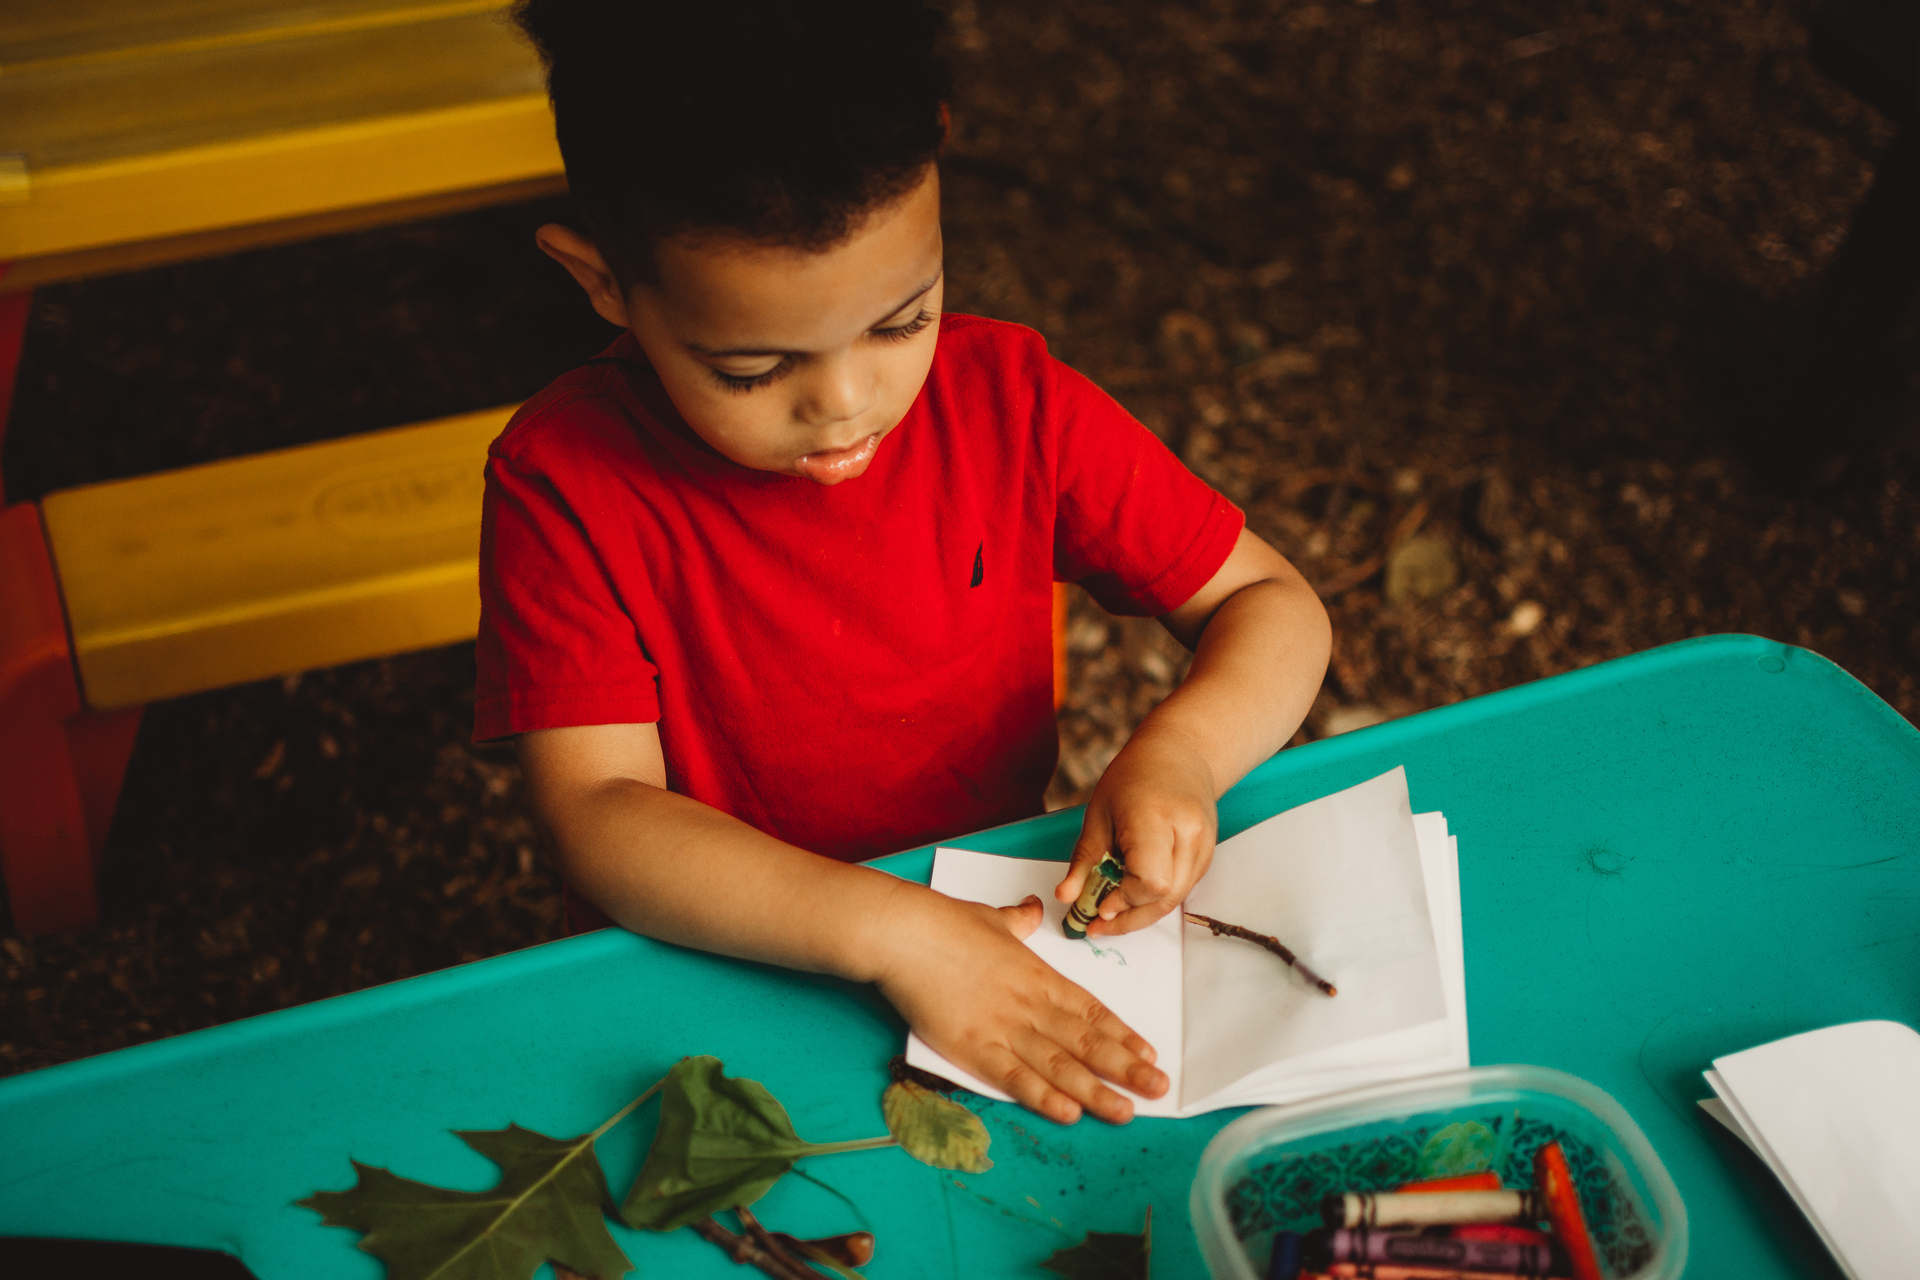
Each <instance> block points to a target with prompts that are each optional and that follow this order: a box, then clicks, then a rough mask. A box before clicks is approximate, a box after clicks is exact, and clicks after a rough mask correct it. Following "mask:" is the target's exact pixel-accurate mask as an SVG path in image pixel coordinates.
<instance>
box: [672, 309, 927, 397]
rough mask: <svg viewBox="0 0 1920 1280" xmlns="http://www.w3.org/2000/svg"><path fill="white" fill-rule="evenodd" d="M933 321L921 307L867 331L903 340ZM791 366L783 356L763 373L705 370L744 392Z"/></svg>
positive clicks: (774, 378)
mask: <svg viewBox="0 0 1920 1280" xmlns="http://www.w3.org/2000/svg"><path fill="white" fill-rule="evenodd" d="M933 321H934V314H933V312H931V311H929V310H927V309H926V308H924V307H923V308H921V310H920V314H919V315H917V316H915V317H914V318H913V319H911V320H909V321H907V322H906V323H905V324H897V325H894V326H892V327H891V328H887V329H873V330H870V331H869V332H870V333H871V334H872V336H873V337H876V338H878V339H880V340H881V341H882V342H905V341H907V340H908V339H909V338H913V337H916V336H918V335H919V334H922V333H925V332H926V330H927V326H928V325H931V324H932V323H933ZM793 366H794V359H793V357H792V356H783V357H782V358H781V360H780V363H779V364H776V365H774V366H773V368H771V369H768V370H767V371H766V372H765V373H751V374H742V373H724V372H722V371H721V370H719V369H716V368H714V367H713V366H712V365H707V366H706V370H707V372H708V373H711V374H712V375H713V376H714V379H715V381H717V382H719V384H720V386H721V388H722V389H723V390H726V391H734V392H739V393H741V394H744V393H746V392H749V391H758V390H759V389H760V388H761V387H765V386H771V385H772V384H773V383H775V382H778V381H779V380H780V379H782V378H784V377H786V376H787V375H788V374H789V373H791V372H793Z"/></svg>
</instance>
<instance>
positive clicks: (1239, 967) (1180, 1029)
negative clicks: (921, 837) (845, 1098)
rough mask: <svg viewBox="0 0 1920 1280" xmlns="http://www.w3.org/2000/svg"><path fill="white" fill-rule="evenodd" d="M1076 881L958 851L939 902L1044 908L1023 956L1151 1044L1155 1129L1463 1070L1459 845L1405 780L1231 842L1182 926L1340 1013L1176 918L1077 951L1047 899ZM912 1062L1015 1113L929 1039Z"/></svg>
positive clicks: (1376, 785) (1149, 1111)
mask: <svg viewBox="0 0 1920 1280" xmlns="http://www.w3.org/2000/svg"><path fill="white" fill-rule="evenodd" d="M1064 871H1065V865H1064V864H1063V863H1058V862H1036V861H1033V860H1030V859H1025V858H1005V857H999V856H997V855H994V854H989V853H974V852H969V851H967V850H962V849H941V850H939V851H938V852H937V853H936V854H935V857H934V865H933V887H934V888H936V889H938V890H940V891H941V892H942V893H946V894H949V895H951V896H953V897H956V898H965V899H969V900H971V901H974V902H984V903H987V904H989V905H992V906H1007V905H1010V904H1012V903H1015V902H1019V901H1020V900H1021V899H1023V898H1025V897H1026V896H1027V895H1028V894H1030V893H1031V894H1037V895H1039V897H1040V899H1041V901H1042V902H1044V903H1045V904H1046V906H1047V919H1046V922H1045V923H1044V924H1042V925H1041V926H1040V927H1039V928H1038V929H1037V930H1035V931H1034V933H1033V935H1032V936H1031V937H1030V938H1028V940H1027V945H1028V946H1029V947H1031V948H1033V950H1034V951H1035V952H1036V953H1038V954H1039V955H1040V956H1041V957H1042V958H1043V959H1045V960H1046V961H1047V962H1048V963H1049V964H1051V965H1052V966H1053V967H1054V968H1055V969H1057V970H1059V971H1060V972H1061V973H1062V974H1064V975H1065V976H1066V977H1068V978H1070V979H1072V980H1073V981H1074V982H1077V983H1079V984H1080V985H1081V986H1082V987H1084V988H1086V989H1087V990H1088V991H1090V992H1092V993H1093V994H1094V995H1095V996H1096V997H1098V998H1099V999H1100V1000H1101V1001H1102V1002H1103V1003H1104V1004H1105V1005H1106V1006H1107V1007H1108V1008H1110V1009H1112V1010H1113V1012H1114V1013H1115V1014H1116V1015H1118V1016H1119V1017H1120V1019H1121V1020H1122V1021H1124V1022H1125V1023H1126V1024H1127V1025H1128V1026H1130V1027H1132V1028H1133V1029H1134V1030H1135V1031H1137V1032H1139V1033H1140V1034H1141V1035H1142V1036H1145V1037H1146V1039H1147V1041H1148V1043H1150V1044H1152V1045H1153V1046H1154V1048H1155V1050H1156V1051H1157V1052H1158V1055H1159V1066H1160V1067H1161V1069H1162V1070H1164V1071H1165V1072H1166V1073H1167V1075H1168V1076H1169V1077H1170V1078H1171V1085H1170V1087H1169V1088H1168V1090H1167V1093H1166V1094H1165V1095H1164V1096H1163V1097H1161V1098H1159V1099H1155V1100H1149V1099H1144V1098H1138V1097H1136V1098H1135V1099H1134V1111H1135V1114H1137V1115H1143V1116H1192V1115H1199V1114H1201V1113H1202V1112H1206V1111H1213V1110H1217V1109H1219V1108H1221V1107H1237V1106H1246V1105H1250V1104H1256V1103H1277V1102H1293V1101H1297V1100H1299V1099H1301V1098H1307V1097H1313V1096H1317V1095H1319V1094H1323V1093H1329V1092H1332V1091H1334V1090H1338V1089H1346V1088H1351V1087H1354V1086H1358V1085H1363V1084H1374V1083H1377V1082H1380V1081H1385V1080H1398V1079H1403V1078H1406V1077H1409V1076H1415V1075H1425V1074H1428V1073H1430V1072H1435V1071H1447V1070H1452V1069H1455V1068H1460V1067H1465V1066H1466V1065H1467V986H1466V962H1465V957H1464V951H1463V947H1462V939H1461V930H1460V872H1459V851H1458V845H1457V843H1456V841H1455V839H1454V837H1453V836H1451V835H1449V834H1448V832H1447V822H1446V818H1445V817H1443V816H1442V815H1440V814H1438V813H1423V814H1419V815H1415V814H1414V813H1413V812H1412V808H1411V806H1410V805H1409V803H1408V799H1407V779H1406V773H1405V771H1404V770H1401V769H1395V770H1394V771H1393V772H1391V773H1387V774H1382V775H1381V776H1380V777H1378V778H1375V779H1373V780H1372V781H1370V782H1363V783H1361V784H1360V785H1359V786H1356V787H1350V788H1348V789H1347V790H1345V791H1341V792H1337V793H1336V794H1334V795H1330V796H1326V797H1324V798H1322V799H1320V800H1315V801H1313V802H1312V803H1310V804H1305V805H1301V806H1300V807H1299V808H1297V809H1291V810H1288V811H1287V812H1286V813H1283V814H1280V815H1279V816H1278V817H1274V818H1269V819H1268V820H1267V821H1265V822H1263V823H1260V824H1259V825H1258V826H1255V827H1251V828H1249V829H1248V830H1246V831H1243V832H1241V833H1240V834H1239V835H1237V836H1234V837H1233V838H1232V839H1230V840H1223V841H1221V842H1220V845H1219V847H1218V848H1217V849H1216V850H1215V852H1214V859H1213V866H1212V869H1211V870H1210V871H1208V873H1207V875H1206V878H1205V879H1204V880H1202V881H1201V883H1200V884H1199V886H1198V887H1197V888H1195V889H1194V891H1193V894H1192V896H1190V897H1189V898H1188V899H1187V903H1186V910H1188V911H1192V912H1196V913H1198V914H1201V915H1206V916H1211V917H1213V918H1214V919H1216V920H1221V921H1225V922H1227V923H1230V924H1237V925H1242V926H1244V927H1246V928H1248V929H1251V930H1253V931H1254V932H1256V933H1262V934H1268V935H1270V936H1272V937H1275V938H1278V939H1279V940H1280V941H1281V942H1282V943H1283V944H1285V945H1286V946H1287V947H1288V948H1290V949H1291V950H1292V951H1294V952H1295V953H1296V954H1297V955H1299V957H1300V958H1301V959H1302V960H1303V961H1305V962H1306V963H1307V965H1309V966H1310V967H1311V968H1312V969H1313V970H1314V971H1315V972H1317V973H1319V974H1320V975H1321V976H1323V977H1325V978H1326V979H1327V980H1328V981H1330V982H1332V983H1333V984H1334V985H1335V986H1336V987H1338V988H1339V992H1340V994H1339V995H1337V996H1333V997H1329V996H1327V995H1325V994H1323V993H1322V992H1320V991H1319V990H1317V989H1316V988H1314V987H1312V986H1310V985H1308V984H1307V982H1306V981H1305V980H1303V979H1302V978H1301V977H1300V975H1299V973H1298V972H1296V971H1295V970H1293V969H1291V968H1289V967H1288V966H1287V965H1286V964H1284V963H1283V962H1282V961H1281V960H1280V959H1279V958H1278V957H1276V956H1275V955H1273V954H1272V953H1270V952H1268V951H1266V950H1264V949H1263V948H1261V947H1259V946H1257V945H1255V944H1253V943H1250V942H1246V941H1243V940H1241V939H1238V938H1233V937H1216V936H1214V934H1213V933H1211V932H1210V931H1209V930H1207V929H1205V928H1202V927H1198V926H1195V925H1192V924H1186V923H1183V922H1182V918H1181V913H1180V912H1178V911H1176V912H1174V913H1173V914H1171V915H1169V916H1167V917H1166V918H1165V919H1163V920H1161V921H1160V922H1159V923H1157V924H1155V925H1153V926H1152V927H1150V928H1147V929H1143V930H1140V931H1139V932H1136V933H1130V934H1126V935H1124V936H1121V937H1117V938H1089V939H1085V940H1079V941H1076V940H1073V939H1069V938H1067V937H1066V936H1065V935H1063V934H1062V933H1061V931H1060V921H1061V918H1062V916H1063V915H1064V914H1065V912H1066V908H1065V907H1063V906H1061V905H1060V904H1059V903H1057V902H1055V901H1054V900H1053V889H1054V886H1055V885H1057V884H1059V882H1060V878H1061V876H1062V875H1063V874H1064ZM907 1061H908V1062H910V1063H912V1064H913V1065H914V1066H916V1067H920V1068H922V1069H924V1070H927V1071H931V1072H934V1073H935V1074H937V1075H942V1076H945V1077H947V1078H948V1079H951V1080H954V1081H957V1082H958V1083H960V1084H962V1085H965V1086H966V1087H967V1088H969V1089H972V1090H974V1091H975V1092H977V1093H982V1094H986V1095H987V1096H989V1097H995V1098H1003V1099H1004V1098H1005V1097H1006V1095H1005V1094H1004V1093H1001V1092H1000V1091H998V1090H996V1089H993V1088H990V1087H988V1086H987V1085H985V1084H983V1083H982V1082H980V1081H979V1080H977V1079H975V1078H974V1077H972V1076H970V1075H968V1074H967V1073H966V1072H964V1071H962V1070H960V1069H959V1068H958V1067H956V1066H954V1065H953V1064H952V1063H951V1062H948V1061H947V1060H946V1059H945V1058H943V1057H942V1056H941V1055H939V1054H937V1053H935V1052H934V1051H933V1050H932V1049H930V1048H929V1047H928V1046H927V1045H926V1044H925V1043H924V1042H923V1041H921V1039H920V1038H919V1037H918V1036H910V1037H909V1038H908V1042H907Z"/></svg>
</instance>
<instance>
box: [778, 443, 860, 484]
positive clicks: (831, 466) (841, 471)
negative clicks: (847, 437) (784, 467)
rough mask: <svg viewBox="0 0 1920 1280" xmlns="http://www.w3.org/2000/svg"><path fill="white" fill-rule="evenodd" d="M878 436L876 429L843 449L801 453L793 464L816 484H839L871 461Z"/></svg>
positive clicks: (858, 472) (857, 473)
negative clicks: (863, 438)
mask: <svg viewBox="0 0 1920 1280" xmlns="http://www.w3.org/2000/svg"><path fill="white" fill-rule="evenodd" d="M880 436H881V433H880V432H878V431H876V432H874V433H873V434H872V435H870V436H868V437H867V438H866V439H865V440H862V441H861V442H860V443H858V444H855V445H849V446H848V447H847V448H845V449H823V450H822V451H820V452H819V453H809V454H803V455H802V456H801V457H800V459H799V460H798V461H797V462H795V463H794V466H795V468H796V469H797V470H798V471H799V472H800V474H801V475H803V476H805V477H806V478H807V479H809V480H812V481H813V482H815V483H816V484H839V483H840V482H841V481H842V480H851V479H853V478H854V477H855V476H857V475H859V474H860V473H861V472H863V471H865V470H866V469H867V464H868V463H869V462H872V461H873V455H874V452H875V450H877V449H878V448H879V447H880Z"/></svg>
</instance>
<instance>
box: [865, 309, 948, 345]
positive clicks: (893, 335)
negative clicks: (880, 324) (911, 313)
mask: <svg viewBox="0 0 1920 1280" xmlns="http://www.w3.org/2000/svg"><path fill="white" fill-rule="evenodd" d="M932 323H933V312H931V311H929V310H927V309H926V308H925V307H922V308H920V314H919V315H917V316H915V317H914V318H913V319H911V320H909V321H907V322H906V323H905V324H897V325H894V326H893V327H892V328H890V329H874V330H872V333H873V336H874V337H876V338H880V339H882V340H883V341H886V342H905V341H906V340H907V339H908V338H911V337H913V336H914V335H915V334H918V333H922V332H924V331H925V330H926V327H927V326H928V325H930V324H932Z"/></svg>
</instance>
